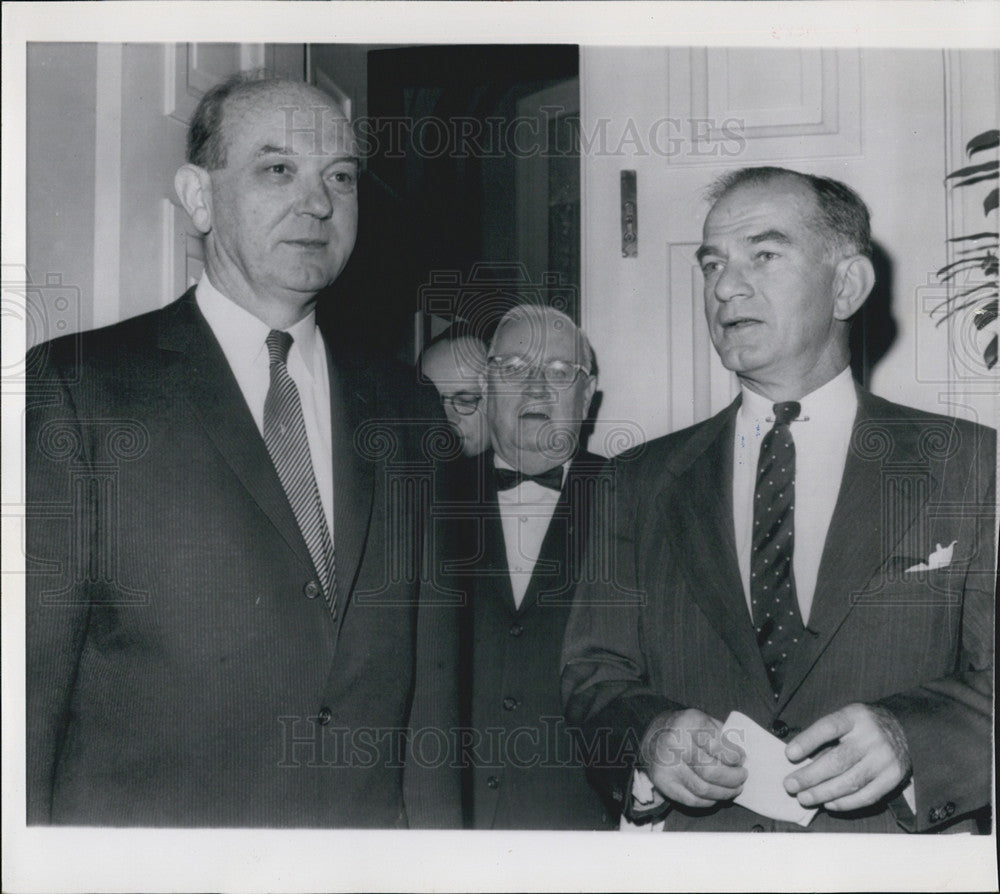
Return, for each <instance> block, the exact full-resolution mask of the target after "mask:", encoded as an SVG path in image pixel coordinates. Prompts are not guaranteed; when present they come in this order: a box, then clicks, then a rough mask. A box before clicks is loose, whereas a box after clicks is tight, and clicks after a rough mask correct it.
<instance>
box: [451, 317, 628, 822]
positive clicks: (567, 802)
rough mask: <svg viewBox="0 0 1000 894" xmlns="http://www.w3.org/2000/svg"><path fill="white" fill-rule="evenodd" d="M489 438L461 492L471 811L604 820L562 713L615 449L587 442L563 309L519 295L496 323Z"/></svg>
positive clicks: (578, 371)
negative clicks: (567, 643)
mask: <svg viewBox="0 0 1000 894" xmlns="http://www.w3.org/2000/svg"><path fill="white" fill-rule="evenodd" d="M482 387H483V390H484V403H485V416H486V424H487V428H488V431H489V437H490V449H489V450H487V451H486V452H485V453H484V454H483V456H482V457H481V460H480V462H479V464H478V473H477V479H476V486H475V487H474V488H473V492H472V493H471V494H470V495H469V496H468V497H467V498H466V502H465V504H464V505H463V504H461V503H459V504H456V508H455V514H456V516H460V520H459V521H460V525H461V527H462V533H463V534H464V535H465V541H464V544H463V545H464V550H463V551H462V552H461V553H460V554H459V556H458V557H457V558H456V559H455V561H454V565H455V566H456V567H458V568H459V569H460V570H459V573H458V584H457V586H458V589H459V590H460V592H461V593H462V594H463V595H464V596H465V597H466V599H467V600H468V602H467V606H466V610H465V613H464V616H463V619H462V621H463V623H462V635H461V653H460V673H459V680H460V685H461V686H462V687H463V692H462V706H463V712H462V713H463V721H464V729H463V741H462V746H463V757H464V766H465V769H466V779H465V782H466V785H465V811H466V821H467V824H468V825H469V826H471V827H473V828H476V829H606V828H609V827H610V815H609V813H608V811H607V810H605V807H604V804H603V802H602V800H601V798H600V796H599V795H598V794H597V792H596V791H595V790H594V789H592V788H591V787H590V785H589V783H588V782H587V778H586V775H585V771H584V769H583V767H582V765H581V763H580V760H579V759H578V756H577V754H576V752H575V747H574V742H573V739H572V737H571V735H570V733H569V732H568V731H567V728H566V724H565V723H564V722H563V719H562V709H561V705H560V701H559V655H560V649H561V647H562V640H563V631H564V629H565V626H566V619H567V617H568V614H569V608H570V603H571V602H572V598H573V592H574V589H575V587H576V583H577V581H578V580H579V577H580V575H581V573H582V567H581V565H582V563H581V555H580V552H581V550H580V547H581V545H582V543H583V540H582V538H583V537H585V536H586V532H587V530H588V528H589V525H590V522H591V517H590V515H591V509H592V508H593V505H594V504H593V501H592V494H593V493H594V491H595V489H599V488H600V487H601V481H602V474H603V469H604V460H603V459H602V458H601V457H598V456H594V455H593V454H590V453H586V452H584V451H581V450H580V449H579V446H580V428H581V424H582V423H583V421H584V419H586V417H587V414H588V412H589V409H590V403H591V400H592V399H593V396H594V392H595V390H596V388H597V377H596V375H595V371H594V361H593V352H592V350H591V347H590V344H589V342H588V341H587V339H586V336H585V335H584V334H583V333H582V332H581V331H580V330H579V329H578V328H577V327H576V325H575V324H574V322H573V321H572V320H571V319H570V318H569V317H567V316H566V315H565V314H563V313H561V312H559V311H557V310H554V309H552V308H548V307H537V306H521V307H515V308H513V309H512V310H511V311H509V312H508V313H507V314H506V315H505V316H504V317H503V319H502V320H501V321H500V323H499V325H498V326H497V329H496V332H495V334H494V337H493V339H492V342H491V344H490V348H489V354H488V357H487V364H486V373H485V375H484V377H483V379H482Z"/></svg>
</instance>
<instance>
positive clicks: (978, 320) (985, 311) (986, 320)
mask: <svg viewBox="0 0 1000 894" xmlns="http://www.w3.org/2000/svg"><path fill="white" fill-rule="evenodd" d="M996 318H997V299H996V298H994V299H993V300H992V301H987V302H986V304H984V305H983V306H982V307H981V308H979V310H977V311H976V312H975V313H974V314H973V315H972V322H973V323H975V324H976V328H977V329H979V330H982V329H985V328H986V327H987V326H989V325H990V323H992V322H993V321H994V320H995V319H996Z"/></svg>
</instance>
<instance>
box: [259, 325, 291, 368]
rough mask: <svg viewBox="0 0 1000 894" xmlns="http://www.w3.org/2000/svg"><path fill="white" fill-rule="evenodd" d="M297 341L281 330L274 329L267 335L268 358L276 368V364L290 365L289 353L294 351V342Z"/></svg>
mask: <svg viewBox="0 0 1000 894" xmlns="http://www.w3.org/2000/svg"><path fill="white" fill-rule="evenodd" d="M293 341H295V339H294V338H292V336H291V335H289V334H288V333H287V332H282V331H281V330H280V329H272V330H271V331H270V332H268V333H267V339H266V340H265V342H264V343H265V344H266V345H267V356H268V360H269V361H270V363H271V366H274V365H275V364H276V363H288V352H289V351H290V350H291V349H292V342H293Z"/></svg>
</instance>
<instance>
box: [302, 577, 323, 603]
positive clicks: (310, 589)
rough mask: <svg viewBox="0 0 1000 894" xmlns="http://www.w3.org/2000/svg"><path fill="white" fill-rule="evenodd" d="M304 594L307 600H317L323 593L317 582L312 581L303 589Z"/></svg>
mask: <svg viewBox="0 0 1000 894" xmlns="http://www.w3.org/2000/svg"><path fill="white" fill-rule="evenodd" d="M302 592H303V593H305V594H306V599H315V598H316V597H317V596H319V594H320V593H321V592H323V591H322V590H321V589H320V586H319V584H318V583H317V582H316V581H314V580H311V581H309V583H307V584H306V585H305V586H304V587H303V588H302Z"/></svg>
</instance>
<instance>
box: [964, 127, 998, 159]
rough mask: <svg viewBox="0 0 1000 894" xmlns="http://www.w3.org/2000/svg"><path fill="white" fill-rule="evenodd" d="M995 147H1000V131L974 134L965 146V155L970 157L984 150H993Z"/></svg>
mask: <svg viewBox="0 0 1000 894" xmlns="http://www.w3.org/2000/svg"><path fill="white" fill-rule="evenodd" d="M997 145H1000V130H986V131H983V132H982V133H980V134H976V135H975V136H974V137H973V138H972V139H971V140H969V142H968V143H966V144H965V153H966V155H968V156H970V157H971V156H973V155H975V154H976V153H977V152H982V151H983V150H984V149H993V148H994V147H995V146H997Z"/></svg>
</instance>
